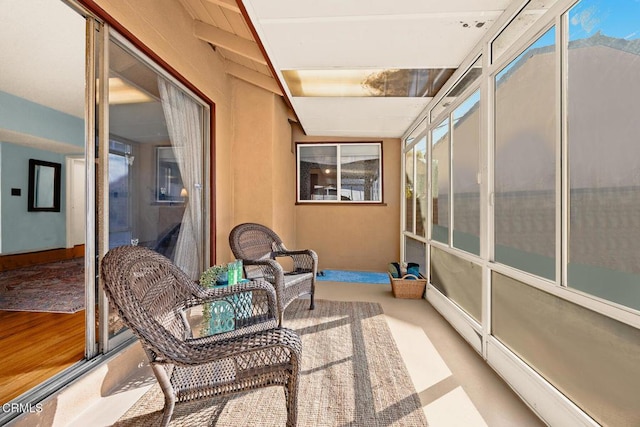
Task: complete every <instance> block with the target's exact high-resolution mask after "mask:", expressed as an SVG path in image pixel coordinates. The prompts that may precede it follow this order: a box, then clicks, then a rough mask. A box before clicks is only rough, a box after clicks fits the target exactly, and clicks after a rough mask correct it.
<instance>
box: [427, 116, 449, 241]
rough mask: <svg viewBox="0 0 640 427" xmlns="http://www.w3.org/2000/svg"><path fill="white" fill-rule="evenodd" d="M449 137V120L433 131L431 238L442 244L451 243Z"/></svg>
mask: <svg viewBox="0 0 640 427" xmlns="http://www.w3.org/2000/svg"><path fill="white" fill-rule="evenodd" d="M449 135H450V132H449V118H447V119H445V120H444V121H442V122H441V123H440V124H439V125H437V126H436V127H435V128H434V129H433V130H432V131H431V144H432V147H431V156H432V160H431V198H432V199H433V200H432V203H433V213H432V216H431V223H432V228H431V238H432V239H433V240H437V241H439V242H442V243H449V162H450V159H451V155H450V148H451V139H450V138H449Z"/></svg>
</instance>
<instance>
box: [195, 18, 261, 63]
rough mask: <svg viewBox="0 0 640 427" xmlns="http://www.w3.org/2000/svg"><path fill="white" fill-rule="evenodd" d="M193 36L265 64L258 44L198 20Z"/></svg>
mask: <svg viewBox="0 0 640 427" xmlns="http://www.w3.org/2000/svg"><path fill="white" fill-rule="evenodd" d="M193 34H194V35H195V36H196V37H198V38H199V39H200V40H204V41H206V42H208V43H211V44H212V45H215V46H218V47H220V48H222V49H226V50H228V51H231V52H234V53H237V54H238V55H240V56H244V57H245V58H248V59H250V60H252V61H255V62H258V63H260V64H264V65H266V64H267V60H266V59H265V58H264V56H263V55H262V52H261V51H260V48H259V47H258V44H257V43H256V42H254V41H251V40H247V39H243V38H242V37H239V36H237V35H235V34H233V33H229V32H227V31H224V30H221V29H220V28H218V27H214V26H213V25H209V24H205V23H204V22H202V21H198V20H195V21H194V27H193Z"/></svg>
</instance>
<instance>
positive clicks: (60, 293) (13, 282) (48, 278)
mask: <svg viewBox="0 0 640 427" xmlns="http://www.w3.org/2000/svg"><path fill="white" fill-rule="evenodd" d="M83 309H84V258H74V259H70V260H66V261H60V262H52V263H49V264H41V265H35V266H31V267H24V268H18V269H15V270H9V271H3V272H1V273H0V310H7V311H41V312H47V313H76V312H78V311H80V310H83Z"/></svg>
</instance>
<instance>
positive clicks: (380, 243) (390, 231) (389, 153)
mask: <svg viewBox="0 0 640 427" xmlns="http://www.w3.org/2000/svg"><path fill="white" fill-rule="evenodd" d="M293 141H294V142H350V141H351V142H352V141H382V155H383V163H382V164H383V171H382V173H383V189H382V191H383V199H384V205H381V206H376V205H354V204H350V205H335V204H328V205H320V204H299V205H297V206H296V225H297V239H296V246H297V247H298V248H312V249H314V250H315V251H316V252H317V253H318V258H319V264H320V268H321V269H328V268H335V269H343V270H361V271H386V269H387V264H388V263H389V262H392V261H398V260H399V258H400V243H399V242H400V240H399V237H398V236H399V230H400V215H399V212H400V191H399V189H400V151H401V150H400V140H399V139H396V138H377V139H371V138H335V137H310V136H306V135H304V133H303V132H302V130H301V129H300V128H299V127H298V126H296V127H294V132H293ZM291 191H292V192H295V188H293V189H292V190H291Z"/></svg>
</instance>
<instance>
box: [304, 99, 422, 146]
mask: <svg viewBox="0 0 640 427" xmlns="http://www.w3.org/2000/svg"><path fill="white" fill-rule="evenodd" d="M430 100H431V98H294V99H293V100H292V102H293V104H294V109H295V110H296V112H297V113H298V117H299V118H300V124H301V125H302V127H303V128H304V130H305V131H306V133H307V134H308V135H318V136H355V137H386V138H398V137H400V136H401V135H402V133H403V132H404V131H405V130H406V129H407V127H409V125H410V124H411V122H412V121H413V120H414V119H415V117H416V116H417V115H418V114H420V112H421V111H422V110H424V108H425V107H426V106H427V104H428V103H429V101H430Z"/></svg>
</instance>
